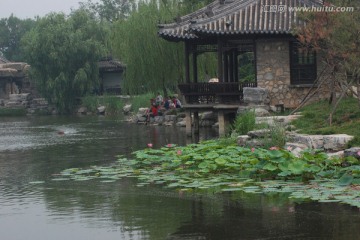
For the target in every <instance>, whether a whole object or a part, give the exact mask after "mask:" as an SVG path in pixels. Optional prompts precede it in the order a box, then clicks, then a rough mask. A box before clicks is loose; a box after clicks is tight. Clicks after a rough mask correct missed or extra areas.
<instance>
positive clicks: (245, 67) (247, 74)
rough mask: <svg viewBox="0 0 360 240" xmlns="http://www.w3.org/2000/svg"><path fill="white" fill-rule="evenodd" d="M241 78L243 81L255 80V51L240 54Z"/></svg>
mask: <svg viewBox="0 0 360 240" xmlns="http://www.w3.org/2000/svg"><path fill="white" fill-rule="evenodd" d="M238 58H239V62H240V63H242V65H241V66H240V68H239V79H240V81H241V82H255V80H256V79H255V67H254V66H255V65H254V53H252V52H247V53H243V54H241V55H239V57H238Z"/></svg>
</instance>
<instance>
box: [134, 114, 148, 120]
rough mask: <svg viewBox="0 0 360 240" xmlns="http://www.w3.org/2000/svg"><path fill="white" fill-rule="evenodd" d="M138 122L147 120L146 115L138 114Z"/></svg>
mask: <svg viewBox="0 0 360 240" xmlns="http://www.w3.org/2000/svg"><path fill="white" fill-rule="evenodd" d="M135 119H136V122H146V117H144V116H143V115H140V114H138V115H136V118H135Z"/></svg>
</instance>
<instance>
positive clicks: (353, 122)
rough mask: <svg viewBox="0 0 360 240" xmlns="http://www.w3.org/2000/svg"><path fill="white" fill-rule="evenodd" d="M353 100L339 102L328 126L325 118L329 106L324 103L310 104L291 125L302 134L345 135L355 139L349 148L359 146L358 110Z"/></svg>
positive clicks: (359, 114) (359, 120)
mask: <svg viewBox="0 0 360 240" xmlns="http://www.w3.org/2000/svg"><path fill="white" fill-rule="evenodd" d="M357 104H358V103H357V101H356V99H355V98H352V97H349V98H346V99H344V100H343V101H341V103H340V104H339V106H338V108H337V110H336V112H335V114H334V117H333V124H332V126H329V124H328V121H327V118H328V114H329V111H330V109H331V106H330V105H329V104H327V102H326V101H320V102H318V103H314V104H310V105H308V106H305V107H304V108H303V109H302V117H300V118H299V119H297V120H295V121H294V122H293V124H294V125H295V126H296V128H297V129H299V130H300V132H302V133H308V134H337V133H339V134H340V133H345V134H349V135H351V136H354V137H355V138H354V139H353V140H352V141H351V142H350V143H349V145H350V146H360V128H359V124H360V110H359V108H358V106H357Z"/></svg>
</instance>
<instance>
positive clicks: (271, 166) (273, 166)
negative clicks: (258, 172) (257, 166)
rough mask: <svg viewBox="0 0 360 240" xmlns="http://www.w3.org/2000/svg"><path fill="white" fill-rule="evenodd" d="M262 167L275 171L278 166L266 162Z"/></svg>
mask: <svg viewBox="0 0 360 240" xmlns="http://www.w3.org/2000/svg"><path fill="white" fill-rule="evenodd" d="M263 169H265V170H269V171H275V170H277V169H278V167H277V166H275V165H274V164H272V163H268V164H266V165H265V166H264V167H263Z"/></svg>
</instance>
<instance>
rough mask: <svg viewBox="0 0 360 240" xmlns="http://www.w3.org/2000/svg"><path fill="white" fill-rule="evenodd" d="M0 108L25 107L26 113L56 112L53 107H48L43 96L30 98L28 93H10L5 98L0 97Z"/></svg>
mask: <svg viewBox="0 0 360 240" xmlns="http://www.w3.org/2000/svg"><path fill="white" fill-rule="evenodd" d="M0 108H6V109H19V108H23V109H26V112H27V114H28V115H32V114H37V113H40V112H41V113H42V114H56V111H55V110H54V108H53V107H50V106H49V104H48V102H47V101H46V100H45V99H44V98H32V95H31V94H30V93H20V94H10V95H9V97H8V98H7V99H0Z"/></svg>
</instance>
